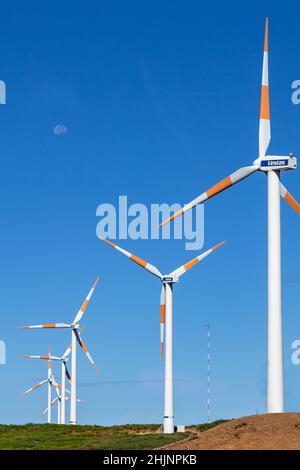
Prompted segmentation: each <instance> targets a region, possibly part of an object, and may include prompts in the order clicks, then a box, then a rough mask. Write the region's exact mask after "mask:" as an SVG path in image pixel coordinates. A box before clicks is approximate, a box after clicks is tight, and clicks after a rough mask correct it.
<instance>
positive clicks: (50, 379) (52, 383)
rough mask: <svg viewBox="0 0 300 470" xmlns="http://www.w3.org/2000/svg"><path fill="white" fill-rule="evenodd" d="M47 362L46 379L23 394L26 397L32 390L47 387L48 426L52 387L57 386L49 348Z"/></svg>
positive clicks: (50, 416) (50, 418)
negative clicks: (45, 385)
mask: <svg viewBox="0 0 300 470" xmlns="http://www.w3.org/2000/svg"><path fill="white" fill-rule="evenodd" d="M45 357H46V358H47V360H48V377H47V379H45V380H42V381H41V382H38V383H37V384H35V385H34V386H33V387H30V388H29V389H28V390H26V391H25V392H24V395H28V393H30V392H33V390H36V389H37V388H39V387H41V386H42V385H44V384H47V385H48V408H47V411H48V416H47V422H48V423H49V424H50V423H51V420H52V415H51V406H50V405H51V401H52V386H54V387H55V388H56V386H57V384H56V383H55V379H54V376H53V373H52V363H51V353H50V347H49V352H48V356H45Z"/></svg>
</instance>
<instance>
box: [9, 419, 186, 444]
mask: <svg viewBox="0 0 300 470" xmlns="http://www.w3.org/2000/svg"><path fill="white" fill-rule="evenodd" d="M157 428H158V425H155V424H154V425H127V426H112V427H103V426H57V425H55V424H26V425H23V426H17V425H0V449H6V450H13V449H19V450H21V449H27V450H49V449H51V450H54V449H78V450H88V449H95V450H100V449H104V450H105V449H106V450H117V449H119V450H126V449H148V450H150V449H155V448H157V447H161V446H164V445H167V444H170V443H173V442H177V441H180V440H182V439H186V438H187V437H189V435H190V433H178V434H173V435H163V434H155V431H156V430H157Z"/></svg>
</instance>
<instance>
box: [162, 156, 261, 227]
mask: <svg viewBox="0 0 300 470" xmlns="http://www.w3.org/2000/svg"><path fill="white" fill-rule="evenodd" d="M258 169H259V166H258V165H251V166H245V167H242V168H240V169H239V170H237V171H235V172H234V173H232V174H231V175H229V176H227V177H226V178H224V179H223V180H222V181H220V182H219V183H217V184H215V185H214V186H212V187H211V188H209V189H208V190H207V191H206V192H205V193H202V194H200V196H198V197H196V198H195V199H193V201H191V202H189V203H188V204H186V205H185V206H184V207H183V208H182V209H180V210H179V211H177V212H175V214H173V215H171V217H169V218H168V219H166V220H164V221H163V222H162V223H161V224H160V227H162V226H163V225H165V224H167V223H168V222H170V221H171V220H174V219H176V217H178V216H180V215H182V214H184V213H185V212H187V211H188V210H190V209H192V208H193V207H195V206H197V205H198V204H201V203H202V202H204V201H206V200H207V199H210V198H212V197H214V196H216V195H217V194H219V193H221V192H222V191H224V190H225V189H227V188H230V186H233V185H234V184H236V183H239V182H240V181H242V180H243V179H245V178H247V177H248V176H250V175H252V173H254V172H255V171H257V170H258Z"/></svg>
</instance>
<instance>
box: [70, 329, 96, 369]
mask: <svg viewBox="0 0 300 470" xmlns="http://www.w3.org/2000/svg"><path fill="white" fill-rule="evenodd" d="M74 331H75V335H76V338H77V341H78V343H79V345H80V347H81V349H82V350H83V352H84V353H85V355H86V357H87V358H88V360H89V361H90V363H91V364H92V366H93V367H94V368H95V370H96V372H97V373H99V369H98V367H97V366H96V364H95V362H94V360H93V358H92V356H91V355H90V353H89V352H88V349H87V347H86V345H85V343H84V342H83V340H82V338H81V336H80V333H79V331H77V330H74Z"/></svg>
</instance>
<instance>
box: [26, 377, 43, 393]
mask: <svg viewBox="0 0 300 470" xmlns="http://www.w3.org/2000/svg"><path fill="white" fill-rule="evenodd" d="M46 383H48V379H46V380H42V382H39V383H37V384H35V385H34V386H33V387H30V388H29V389H28V390H26V392H24V395H27V393H30V392H32V391H33V390H36V389H37V388H39V387H41V386H42V385H44V384H46Z"/></svg>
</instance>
